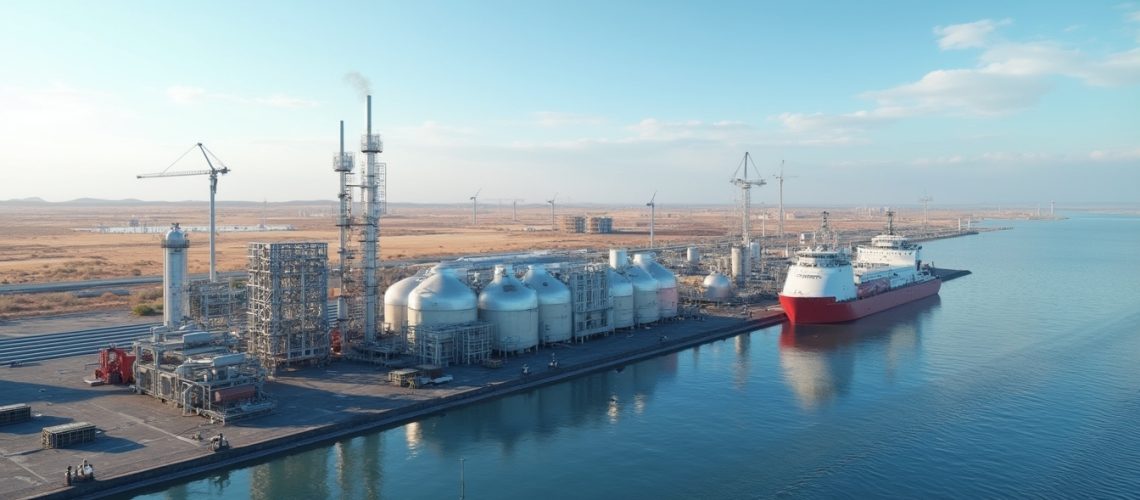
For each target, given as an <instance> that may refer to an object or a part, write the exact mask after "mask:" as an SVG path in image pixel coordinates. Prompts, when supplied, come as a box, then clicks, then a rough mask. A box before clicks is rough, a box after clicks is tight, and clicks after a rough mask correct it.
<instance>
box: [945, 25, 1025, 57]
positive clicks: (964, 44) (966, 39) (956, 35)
mask: <svg viewBox="0 0 1140 500" xmlns="http://www.w3.org/2000/svg"><path fill="white" fill-rule="evenodd" d="M1010 23H1011V21H1010V20H1009V19H1003V20H1001V21H994V20H992V19H982V20H980V21H974V22H972V23H962V24H951V25H949V26H935V27H934V34H935V35H938V47H939V48H941V49H942V50H954V49H969V48H976V47H982V46H985V45H986V42H988V41H989V40H988V39H989V36H990V33H993V31H994V30H995V29H997V27H998V26H1004V25H1007V24H1010Z"/></svg>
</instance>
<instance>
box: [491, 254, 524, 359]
mask: <svg viewBox="0 0 1140 500" xmlns="http://www.w3.org/2000/svg"><path fill="white" fill-rule="evenodd" d="M479 319H481V320H483V321H487V322H489V323H491V324H492V327H491V328H492V330H493V331H494V332H495V342H494V348H495V350H498V351H503V352H517V351H522V350H526V349H531V348H534V347H536V346H538V292H536V291H534V290H533V289H531V288H528V287H526V286H525V285H523V284H522V282H520V281H519V280H518V279H517V278H515V276H514V272H513V271H512V270H510V269H509V268H508V267H507V266H501V265H500V266H495V279H494V280H492V281H491V282H490V283H488V284H487V286H485V287H483V292H482V293H480V294H479Z"/></svg>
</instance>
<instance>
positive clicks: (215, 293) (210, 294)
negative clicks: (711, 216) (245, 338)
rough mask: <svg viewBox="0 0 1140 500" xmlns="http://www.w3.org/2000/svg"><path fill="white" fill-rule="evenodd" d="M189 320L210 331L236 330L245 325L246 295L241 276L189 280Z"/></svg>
mask: <svg viewBox="0 0 1140 500" xmlns="http://www.w3.org/2000/svg"><path fill="white" fill-rule="evenodd" d="M189 295H190V310H189V311H187V312H188V315H189V316H190V319H191V320H193V321H194V323H195V324H197V325H198V326H199V327H200V328H202V329H204V330H206V331H210V332H224V331H239V330H243V329H244V327H245V324H246V310H247V308H248V306H249V296H248V295H246V289H245V280H244V279H237V278H234V279H230V280H229V281H210V280H194V281H191V282H190V289H189Z"/></svg>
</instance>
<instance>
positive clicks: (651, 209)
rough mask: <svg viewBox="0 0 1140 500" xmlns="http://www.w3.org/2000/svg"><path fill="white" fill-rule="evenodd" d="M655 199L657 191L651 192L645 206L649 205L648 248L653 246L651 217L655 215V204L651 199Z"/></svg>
mask: <svg viewBox="0 0 1140 500" xmlns="http://www.w3.org/2000/svg"><path fill="white" fill-rule="evenodd" d="M656 199H657V191H654V192H653V197H652V198H649V203H646V204H645V206H647V207H649V248H653V219H655V218H656V216H657V204H656V203H654V202H653V200H656Z"/></svg>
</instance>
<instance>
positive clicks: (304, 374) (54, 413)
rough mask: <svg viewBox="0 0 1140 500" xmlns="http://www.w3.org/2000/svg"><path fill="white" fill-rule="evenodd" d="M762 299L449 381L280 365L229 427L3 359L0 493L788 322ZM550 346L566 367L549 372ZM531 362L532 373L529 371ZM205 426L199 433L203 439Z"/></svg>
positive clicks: (104, 474) (169, 460) (219, 462)
mask: <svg viewBox="0 0 1140 500" xmlns="http://www.w3.org/2000/svg"><path fill="white" fill-rule="evenodd" d="M784 319H785V317H784V314H783V312H781V311H779V310H778V309H774V310H773V309H770V308H766V307H763V306H754V307H753V308H752V309H751V310H738V311H734V312H732V313H727V312H726V313H718V314H710V315H708V316H705V317H704V318H701V319H686V320H678V321H671V322H666V323H662V324H658V325H654V326H652V327H650V328H642V329H636V330H628V331H619V332H616V333H614V334H612V335H609V336H604V337H598V338H595V339H593V340H589V341H587V342H584V343H574V344H564V345H556V346H551V347H544V348H541V349H538V350H536V351H534V352H531V353H527V354H523V355H520V356H512V357H510V358H508V359H507V360H506V363H505V365H504V367H503V368H500V369H489V368H483V367H475V366H452V367H449V368H447V369H445V373H447V374H449V375H452V376H453V377H454V380H453V381H451V382H449V383H447V384H444V385H440V386H432V387H427V388H419V389H409V388H406V387H397V386H395V385H391V384H389V383H388V382H387V369H382V368H380V367H377V366H373V365H368V364H361V363H353V362H347V361H341V362H336V363H333V364H331V365H329V366H328V367H326V368H305V369H299V370H295V371H284V372H283V371H279V372H278V375H277V377H276V379H275V380H273V381H271V382H269V383H267V384H266V388H267V390H268V391H269V392H270V393H271V394H272V395H273V396H275V397H276V398H277V401H278V407H277V410H276V411H275V412H274V413H271V414H268V415H265V416H261V417H256V418H252V419H249V420H239V421H237V422H232V423H230V424H229V425H227V426H224V427H223V426H221V425H216V424H211V423H209V422H208V421H207V420H205V419H203V418H202V417H197V416H182V415H181V414H180V410H178V409H177V408H175V407H173V406H170V405H165V404H163V403H161V402H159V401H158V400H156V399H153V398H150V397H148V396H141V395H136V394H133V393H131V392H130V391H129V390H128V389H127V388H125V387H114V386H101V387H87V386H86V384H84V383H83V381H82V379H83V378H84V377H85V376H88V375H89V373H88V371H89V370H88V368H85V366H84V365H85V364H87V363H92V362H94V361H95V356H77V357H71V358H61V359H55V360H50V361H44V362H42V363H35V364H30V365H21V366H17V367H3V368H0V405H5V404H13V403H28V404H30V405H31V406H32V412H33V415H34V417H33V418H32V420H31V421H27V422H22V423H16V424H11V425H5V426H0V498H33V497H43V498H74V497H84V498H99V497H109V496H122V495H128V494H131V493H136V492H139V491H140V490H143V489H146V488H153V487H156V486H160V485H162V484H164V483H168V482H172V481H176V480H181V479H185V478H188V477H192V476H195V475H201V474H205V473H209V472H212V471H217V470H224V469H230V468H234V467H238V466H241V465H243V464H249V463H254V462H257V461H261V460H266V459H268V458H270V457H273V456H276V455H280V454H284V453H289V452H291V451H294V450H297V449H301V448H304V447H307V446H316V445H320V444H322V443H326V442H330V441H333V440H336V439H341V438H345V437H348V436H352V435H356V434H361V433H366V432H372V431H376V430H380V429H384V428H389V427H394V426H398V425H401V424H404V423H406V422H409V421H413V420H416V419H419V418H422V417H425V416H428V415H431V414H433V413H437V412H443V411H447V410H449V409H451V408H455V407H457V406H461V405H468V404H472V403H476V402H478V401H483V400H487V399H492V398H497V397H501V396H504V395H507V394H511V393H514V392H520V391H527V390H531V389H534V388H536V387H539V386H542V385H547V384H553V383H557V382H561V381H564V380H568V379H572V378H575V377H580V376H582V375H586V374H588V373H592V372H597V371H604V370H608V369H613V368H617V367H621V366H624V365H626V364H629V363H634V362H637V361H640V360H643V359H648V358H652V357H656V356H660V355H663V354H667V353H670V352H674V351H679V350H683V349H686V348H689V347H691V346H694V345H699V344H701V343H706V342H711V341H714V340H718V339H722V338H727V337H731V336H735V335H738V334H742V333H748V332H751V331H754V330H756V329H759V328H764V327H768V326H773V325H778V324H780V323H782V322H783V321H784ZM551 354H554V355H556V356H557V359H558V361H559V367H558V368H555V369H550V368H548V367H547V363H548V362H549V360H550V358H551ZM523 364H527V365H529V367H530V371H531V373H530V374H529V375H525V376H524V375H523V374H522V371H521V367H522V366H523ZM70 422H90V423H92V424H95V425H96V426H97V427H98V429H99V430H100V432H101V434H100V435H99V436H98V437H97V438H96V440H95V441H94V442H91V443H87V444H83V445H78V446H76V447H74V448H63V449H42V448H41V444H40V430H41V429H42V428H43V427H47V426H53V425H59V424H65V423H70ZM219 432H222V433H224V434H225V436H226V438H227V439H228V440H229V442H230V443H231V445H232V446H233V448H232V449H230V450H228V451H224V452H219V453H214V452H212V451H210V450H209V447H208V443H207V442H206V439H208V438H209V437H210V436H213V435H216V434H218V433H219ZM198 434H200V435H201V436H202V437H203V438H204V439H203V440H196V439H194V436H195V435H198ZM84 459H86V460H88V461H89V462H90V463H92V464H93V465H94V466H95V469H96V478H97V480H96V481H94V482H88V483H81V484H77V485H75V486H71V487H66V486H64V472H65V470H66V467H67V465H69V464H70V465H75V464H78V463H80V462H82V461H83V460H84Z"/></svg>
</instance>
